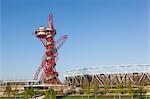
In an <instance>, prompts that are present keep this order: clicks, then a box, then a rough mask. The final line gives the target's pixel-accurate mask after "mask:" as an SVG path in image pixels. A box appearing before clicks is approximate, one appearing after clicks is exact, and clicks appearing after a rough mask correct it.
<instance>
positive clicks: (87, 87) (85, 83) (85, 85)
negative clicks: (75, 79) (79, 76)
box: [82, 79, 90, 99]
mask: <svg viewBox="0 0 150 99" xmlns="http://www.w3.org/2000/svg"><path fill="white" fill-rule="evenodd" d="M82 89H83V92H84V94H86V95H88V99H89V95H90V83H89V81H88V80H87V79H84V80H83V83H82Z"/></svg>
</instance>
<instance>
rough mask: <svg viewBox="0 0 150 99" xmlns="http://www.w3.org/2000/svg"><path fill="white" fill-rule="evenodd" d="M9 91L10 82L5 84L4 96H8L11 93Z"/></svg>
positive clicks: (10, 89)
mask: <svg viewBox="0 0 150 99" xmlns="http://www.w3.org/2000/svg"><path fill="white" fill-rule="evenodd" d="M11 92H12V88H11V84H10V83H7V85H6V90H5V94H6V96H8V97H9V96H10V95H11Z"/></svg>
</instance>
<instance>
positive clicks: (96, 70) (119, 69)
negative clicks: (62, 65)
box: [63, 64, 150, 77]
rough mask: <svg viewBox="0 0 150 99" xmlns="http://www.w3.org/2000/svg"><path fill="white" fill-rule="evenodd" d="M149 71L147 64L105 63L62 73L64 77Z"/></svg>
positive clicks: (149, 66) (149, 67)
mask: <svg viewBox="0 0 150 99" xmlns="http://www.w3.org/2000/svg"><path fill="white" fill-rule="evenodd" d="M124 73H127V74H128V73H150V65H148V64H128V65H107V66H97V67H93V68H82V69H77V70H70V71H66V72H64V73H63V76H64V77H69V76H81V75H98V74H124Z"/></svg>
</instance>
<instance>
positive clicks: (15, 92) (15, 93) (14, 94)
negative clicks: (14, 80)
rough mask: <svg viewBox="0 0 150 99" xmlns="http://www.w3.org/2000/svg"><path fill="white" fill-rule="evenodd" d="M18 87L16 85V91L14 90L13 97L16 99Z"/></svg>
mask: <svg viewBox="0 0 150 99" xmlns="http://www.w3.org/2000/svg"><path fill="white" fill-rule="evenodd" d="M18 91H19V90H18V86H17V85H16V84H15V89H14V90H13V96H15V99H16V95H17V94H18Z"/></svg>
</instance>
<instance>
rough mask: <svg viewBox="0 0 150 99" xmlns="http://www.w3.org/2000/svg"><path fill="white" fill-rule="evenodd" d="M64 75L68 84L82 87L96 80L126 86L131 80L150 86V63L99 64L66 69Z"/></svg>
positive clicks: (102, 84)
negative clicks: (85, 83)
mask: <svg viewBox="0 0 150 99" xmlns="http://www.w3.org/2000/svg"><path fill="white" fill-rule="evenodd" d="M63 75H64V77H65V80H66V83H67V84H68V85H73V84H75V85H76V86H77V87H81V86H82V84H84V83H83V82H84V81H87V82H88V83H89V84H93V83H95V82H96V83H97V84H99V85H100V86H104V85H111V86H116V85H124V86H126V85H128V84H129V82H130V83H131V84H133V85H135V86H136V85H144V86H150V65H147V64H128V65H107V66H98V67H93V68H83V69H77V70H70V71H66V72H64V74H63Z"/></svg>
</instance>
